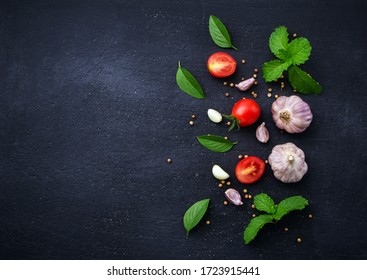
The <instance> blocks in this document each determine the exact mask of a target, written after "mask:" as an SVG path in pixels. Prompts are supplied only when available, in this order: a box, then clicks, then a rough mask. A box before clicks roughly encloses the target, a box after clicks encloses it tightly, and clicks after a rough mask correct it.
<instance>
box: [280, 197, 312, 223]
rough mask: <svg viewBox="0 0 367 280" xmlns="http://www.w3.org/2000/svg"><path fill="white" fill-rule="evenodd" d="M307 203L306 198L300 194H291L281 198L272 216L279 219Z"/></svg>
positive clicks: (300, 208) (302, 207)
mask: <svg viewBox="0 0 367 280" xmlns="http://www.w3.org/2000/svg"><path fill="white" fill-rule="evenodd" d="M307 205H308V200H307V199H305V198H303V197H302V196H291V197H288V198H286V199H283V200H282V201H281V202H280V203H279V204H278V206H277V211H276V213H275V215H274V216H273V217H274V219H275V220H277V221H279V220H280V219H281V218H282V217H283V216H285V215H287V214H288V213H289V212H291V211H294V210H302V209H304V208H305V207H306V206H307Z"/></svg>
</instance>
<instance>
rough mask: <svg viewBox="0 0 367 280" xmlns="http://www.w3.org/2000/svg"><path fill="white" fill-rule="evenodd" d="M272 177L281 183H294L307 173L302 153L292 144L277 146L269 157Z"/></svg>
mask: <svg viewBox="0 0 367 280" xmlns="http://www.w3.org/2000/svg"><path fill="white" fill-rule="evenodd" d="M268 160H269V164H270V165H271V169H272V170H273V172H274V176H275V177H276V178H277V179H278V180H280V181H282V182H283V183H295V182H298V181H300V180H301V179H302V177H303V176H304V175H305V174H306V173H307V170H308V166H307V163H306V162H305V154H304V152H303V151H302V150H301V149H300V148H298V147H297V146H296V145H294V144H293V143H286V144H282V145H277V146H275V147H274V148H273V150H272V152H271V154H270V156H269V159H268Z"/></svg>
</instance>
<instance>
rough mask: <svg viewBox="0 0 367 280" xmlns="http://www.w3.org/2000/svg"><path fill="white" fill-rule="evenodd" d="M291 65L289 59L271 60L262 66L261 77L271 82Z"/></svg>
mask: <svg viewBox="0 0 367 280" xmlns="http://www.w3.org/2000/svg"><path fill="white" fill-rule="evenodd" d="M289 65H291V62H290V61H281V60H272V61H268V62H265V63H264V64H263V66H262V72H263V78H264V80H265V81H266V82H272V81H274V80H276V79H278V78H280V76H282V74H283V72H284V70H287V68H288V67H289Z"/></svg>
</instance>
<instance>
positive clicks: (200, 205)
mask: <svg viewBox="0 0 367 280" xmlns="http://www.w3.org/2000/svg"><path fill="white" fill-rule="evenodd" d="M209 202H210V199H209V198H207V199H203V200H200V201H198V202H196V203H194V204H193V205H191V206H190V208H189V209H187V211H186V213H185V215H184V217H183V223H184V227H185V229H186V235H189V232H190V230H192V229H193V228H194V227H195V226H196V225H197V224H198V223H199V222H200V220H201V219H202V218H203V216H204V214H205V212H206V210H207V209H208V206H209Z"/></svg>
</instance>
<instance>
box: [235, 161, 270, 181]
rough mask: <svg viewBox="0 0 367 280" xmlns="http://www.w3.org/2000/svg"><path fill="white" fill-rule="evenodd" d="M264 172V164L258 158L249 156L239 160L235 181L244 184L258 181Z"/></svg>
mask: <svg viewBox="0 0 367 280" xmlns="http://www.w3.org/2000/svg"><path fill="white" fill-rule="evenodd" d="M264 171H265V163H264V161H263V160H262V159H259V158H258V157H254V156H250V157H248V158H245V159H243V160H241V161H240V162H239V163H238V164H237V166H236V177H237V180H238V181H240V182H241V183H244V184H251V183H255V182H256V181H258V180H259V179H260V178H261V176H262V175H263V174H264Z"/></svg>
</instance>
